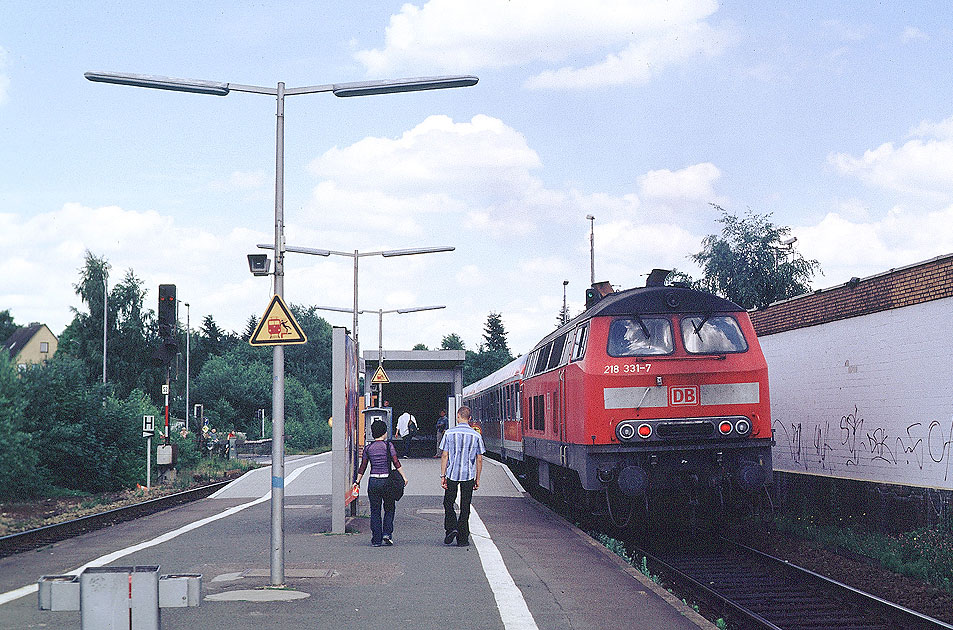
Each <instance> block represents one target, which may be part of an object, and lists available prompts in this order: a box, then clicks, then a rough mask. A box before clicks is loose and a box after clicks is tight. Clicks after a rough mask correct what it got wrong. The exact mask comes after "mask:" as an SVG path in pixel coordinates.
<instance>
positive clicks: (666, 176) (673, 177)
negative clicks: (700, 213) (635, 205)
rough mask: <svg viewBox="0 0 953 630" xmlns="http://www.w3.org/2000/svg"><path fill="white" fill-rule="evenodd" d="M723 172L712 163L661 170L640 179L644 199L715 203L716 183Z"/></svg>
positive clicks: (651, 172)
mask: <svg viewBox="0 0 953 630" xmlns="http://www.w3.org/2000/svg"><path fill="white" fill-rule="evenodd" d="M720 178H721V171H720V170H718V167H717V166H715V165H714V164H712V163H711V162H704V163H701V164H694V165H692V166H688V167H686V168H683V169H681V170H678V171H670V170H668V169H660V170H657V171H649V172H648V173H646V174H645V175H642V176H640V177H639V178H638V182H639V190H640V192H641V193H642V197H643V199H662V200H688V201H702V202H708V201H714V199H715V190H714V186H713V185H714V183H715V182H716V181H717V180H718V179H720Z"/></svg>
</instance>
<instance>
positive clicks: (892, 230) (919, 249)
mask: <svg viewBox="0 0 953 630" xmlns="http://www.w3.org/2000/svg"><path fill="white" fill-rule="evenodd" d="M951 224H953V205H950V206H947V207H945V208H943V209H940V210H937V211H934V212H928V213H926V214H918V213H916V212H912V211H910V210H908V209H906V208H903V207H901V206H896V207H894V208H892V209H891V210H890V211H889V212H888V213H887V214H886V216H884V217H883V218H882V219H879V220H872V221H866V222H864V221H861V220H857V219H851V218H848V217H845V216H843V215H842V214H839V213H830V214H828V215H827V216H825V217H824V218H823V219H822V220H821V221H820V222H819V223H818V224H816V225H813V226H806V227H796V228H794V229H793V230H792V231H793V233H794V234H796V235H797V237H798V245H797V246H798V250H799V251H800V252H801V253H802V254H803V255H804V256H806V257H807V258H815V259H817V260H819V261H820V262H821V266H822V268H823V271H824V276H823V277H822V278H818V279H816V280H815V282H814V285H815V288H822V287H825V286H833V285H835V284H839V283H841V282H846V281H847V280H849V279H850V278H851V276H861V277H864V276H869V275H873V274H875V273H880V272H883V271H886V270H887V269H892V268H894V267H901V266H905V265H910V264H913V263H916V262H920V261H923V260H928V259H930V258H934V257H936V256H939V255H943V254H948V253H949V252H951V251H953V230H950V229H949V226H950V225H951Z"/></svg>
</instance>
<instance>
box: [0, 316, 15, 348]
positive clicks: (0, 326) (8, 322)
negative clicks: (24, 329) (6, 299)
mask: <svg viewBox="0 0 953 630" xmlns="http://www.w3.org/2000/svg"><path fill="white" fill-rule="evenodd" d="M17 328H19V326H17V325H16V324H15V323H14V322H13V315H11V314H10V311H9V310H4V311H0V343H3V342H4V341H6V340H7V339H9V338H10V335H12V334H13V333H15V332H16V331H17Z"/></svg>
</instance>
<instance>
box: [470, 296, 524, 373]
mask: <svg viewBox="0 0 953 630" xmlns="http://www.w3.org/2000/svg"><path fill="white" fill-rule="evenodd" d="M512 360H513V355H512V354H510V349H509V346H508V344H507V342H506V330H505V329H504V328H503V319H502V317H501V316H500V314H499V313H492V312H491V313H490V314H489V315H488V316H487V318H486V325H485V326H484V328H483V343H482V344H480V348H479V351H478V352H471V351H469V350H467V358H466V360H465V361H464V363H463V384H464V385H470V384H472V383H475V382H477V381H478V380H480V379H481V378H483V377H484V376H487V375H489V374H492V373H493V372H495V371H496V370H498V369H500V368H501V367H503V366H504V365H506V364H507V363H509V362H510V361H512Z"/></svg>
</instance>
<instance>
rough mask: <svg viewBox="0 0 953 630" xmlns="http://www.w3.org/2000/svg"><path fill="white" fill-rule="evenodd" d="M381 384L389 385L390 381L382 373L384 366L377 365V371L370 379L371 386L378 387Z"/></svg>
mask: <svg viewBox="0 0 953 630" xmlns="http://www.w3.org/2000/svg"><path fill="white" fill-rule="evenodd" d="M381 383H384V384H386V383H390V379H389V378H387V374H386V373H385V372H384V366H383V365H378V366H377V371H376V372H374V378H372V379H371V384H372V385H380V384H381Z"/></svg>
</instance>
